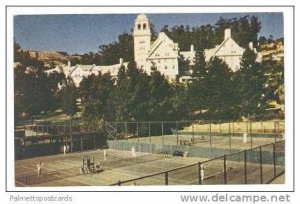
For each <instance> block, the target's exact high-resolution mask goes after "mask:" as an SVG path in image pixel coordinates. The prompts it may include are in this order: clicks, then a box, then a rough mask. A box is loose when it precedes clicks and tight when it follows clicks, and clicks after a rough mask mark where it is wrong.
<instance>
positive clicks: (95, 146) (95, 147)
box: [93, 133, 97, 149]
mask: <svg viewBox="0 0 300 204" xmlns="http://www.w3.org/2000/svg"><path fill="white" fill-rule="evenodd" d="M93 135H94V149H97V145H96V134H95V133H93Z"/></svg>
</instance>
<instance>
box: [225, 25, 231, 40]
mask: <svg viewBox="0 0 300 204" xmlns="http://www.w3.org/2000/svg"><path fill="white" fill-rule="evenodd" d="M227 38H231V30H230V28H227V29H225V31H224V40H226V39H227Z"/></svg>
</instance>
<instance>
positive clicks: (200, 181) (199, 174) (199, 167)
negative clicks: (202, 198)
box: [198, 162, 202, 185]
mask: <svg viewBox="0 0 300 204" xmlns="http://www.w3.org/2000/svg"><path fill="white" fill-rule="evenodd" d="M198 179H199V184H200V185H201V184H202V177H201V162H198Z"/></svg>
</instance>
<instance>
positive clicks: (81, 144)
mask: <svg viewBox="0 0 300 204" xmlns="http://www.w3.org/2000/svg"><path fill="white" fill-rule="evenodd" d="M80 149H81V151H82V150H83V141H82V134H80Z"/></svg>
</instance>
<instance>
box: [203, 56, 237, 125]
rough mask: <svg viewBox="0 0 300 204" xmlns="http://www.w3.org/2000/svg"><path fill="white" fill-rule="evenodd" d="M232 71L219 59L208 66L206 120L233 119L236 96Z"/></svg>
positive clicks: (205, 85) (205, 89)
mask: <svg viewBox="0 0 300 204" xmlns="http://www.w3.org/2000/svg"><path fill="white" fill-rule="evenodd" d="M232 75H233V73H232V71H231V69H230V68H229V67H228V65H227V64H226V63H225V62H223V61H222V60H220V59H219V58H213V59H211V60H210V61H209V63H208V65H207V74H206V76H205V79H204V93H205V99H204V104H205V105H206V107H205V109H206V113H205V117H206V119H222V120H224V119H232V118H233V117H234V114H233V107H234V103H235V101H236V100H235V95H234V89H233V83H232Z"/></svg>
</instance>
